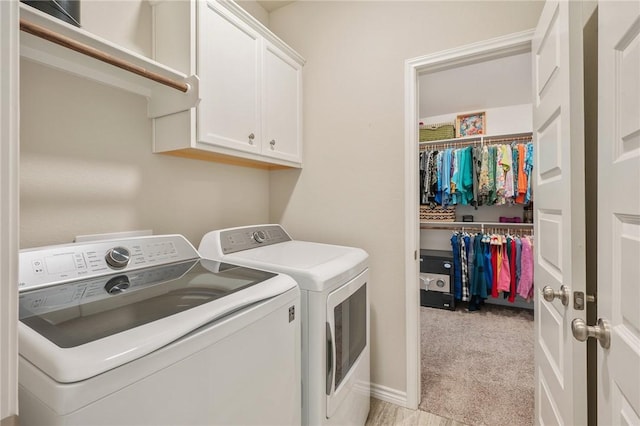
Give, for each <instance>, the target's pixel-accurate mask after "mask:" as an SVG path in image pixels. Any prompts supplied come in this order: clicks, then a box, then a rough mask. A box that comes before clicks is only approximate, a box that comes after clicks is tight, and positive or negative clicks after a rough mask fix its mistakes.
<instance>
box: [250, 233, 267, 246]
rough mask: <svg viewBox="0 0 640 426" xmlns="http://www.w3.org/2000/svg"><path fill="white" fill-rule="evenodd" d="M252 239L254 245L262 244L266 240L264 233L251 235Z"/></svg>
mask: <svg viewBox="0 0 640 426" xmlns="http://www.w3.org/2000/svg"><path fill="white" fill-rule="evenodd" d="M253 239H254V240H255V242H256V243H264V241H265V240H266V239H267V234H265V233H264V231H256V232H254V233H253Z"/></svg>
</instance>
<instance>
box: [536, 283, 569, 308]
mask: <svg viewBox="0 0 640 426" xmlns="http://www.w3.org/2000/svg"><path fill="white" fill-rule="evenodd" d="M542 296H543V297H544V300H546V301H547V302H553V300H554V299H560V301H561V302H562V304H563V305H564V306H567V305H568V304H569V299H570V298H571V289H569V287H566V286H564V285H561V286H560V291H555V290H554V289H553V288H552V287H551V286H549V285H546V286H544V288H543V289H542Z"/></svg>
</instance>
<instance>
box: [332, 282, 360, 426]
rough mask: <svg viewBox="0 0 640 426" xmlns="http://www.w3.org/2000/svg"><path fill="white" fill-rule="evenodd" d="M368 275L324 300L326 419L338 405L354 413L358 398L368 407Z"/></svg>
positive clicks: (342, 287)
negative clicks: (345, 406)
mask: <svg viewBox="0 0 640 426" xmlns="http://www.w3.org/2000/svg"><path fill="white" fill-rule="evenodd" d="M368 275H369V273H368V270H365V271H364V272H363V273H361V274H360V275H358V276H357V277H356V278H354V279H353V280H351V281H350V282H348V283H347V284H345V285H343V286H341V287H340V288H338V289H337V290H335V291H333V292H332V293H330V294H329V295H328V297H327V320H328V321H327V327H326V329H327V370H326V394H327V418H330V417H331V416H332V415H334V414H335V413H336V411H337V410H338V408H339V407H340V405H341V404H342V403H345V405H348V406H350V407H351V408H350V410H351V409H356V410H357V407H354V405H355V406H357V405H359V403H358V401H359V400H360V399H363V398H364V399H366V401H367V404H368V400H369V389H370V384H369V295H368V292H367V280H368ZM345 400H349V401H348V402H345ZM340 411H341V412H342V411H344V410H342V409H341V410H340ZM340 417H342V415H341V416H340Z"/></svg>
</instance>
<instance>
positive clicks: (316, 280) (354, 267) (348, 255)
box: [201, 240, 369, 291]
mask: <svg viewBox="0 0 640 426" xmlns="http://www.w3.org/2000/svg"><path fill="white" fill-rule="evenodd" d="M201 255H202V256H205V257H206V256H207V255H208V253H202V252H201ZM368 257H369V255H368V254H367V252H366V251H364V250H362V249H359V248H356V247H345V246H338V245H332V244H323V243H315V242H309V241H296V240H294V241H286V242H282V243H278V244H272V245H269V246H263V247H257V248H254V249H251V250H244V251H240V252H236V253H231V254H228V255H223V256H222V258H221V259H216V260H222V261H225V262H230V263H236V264H239V265H244V266H249V267H254V268H260V269H265V270H270V271H274V272H279V273H283V274H287V275H289V276H291V277H292V278H293V279H294V280H296V282H297V283H298V285H299V286H300V288H301V289H303V290H309V291H323V290H324V289H326V288H331V287H333V286H334V285H335V284H337V283H344V282H347V281H349V280H350V279H351V278H353V277H355V276H356V275H358V274H359V273H360V272H362V271H364V270H365V269H366V268H367V266H368Z"/></svg>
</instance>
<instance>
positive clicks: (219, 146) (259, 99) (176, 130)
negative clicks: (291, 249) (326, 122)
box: [154, 0, 304, 168]
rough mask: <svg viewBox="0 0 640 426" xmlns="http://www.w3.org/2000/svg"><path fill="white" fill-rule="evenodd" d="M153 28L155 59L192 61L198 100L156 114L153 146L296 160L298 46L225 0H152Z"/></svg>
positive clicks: (284, 162)
mask: <svg viewBox="0 0 640 426" xmlns="http://www.w3.org/2000/svg"><path fill="white" fill-rule="evenodd" d="M168 32H169V33H171V34H176V35H177V38H175V39H174V38H169V37H167V36H166V34H167V33H168ZM154 33H155V34H154V38H155V54H156V59H158V60H161V61H164V62H165V63H168V64H171V65H172V66H174V67H176V68H177V69H181V70H183V71H184V72H187V73H188V72H189V71H192V70H193V69H194V68H195V70H196V74H197V75H198V77H199V79H200V95H201V100H200V104H199V105H198V106H197V107H196V108H193V109H192V110H190V111H186V112H183V113H178V114H171V115H167V116H165V117H160V118H156V119H155V120H154V127H155V128H154V151H155V152H162V153H167V154H172V155H178V156H184V157H189V158H199V159H205V160H213V161H223V162H229V163H234V164H241V165H248V166H254V167H264V168H275V167H301V166H302V114H301V106H302V102H301V101H302V66H303V64H304V60H303V59H302V58H301V57H300V56H299V55H298V54H297V53H296V52H294V51H293V50H292V49H291V48H290V47H288V46H287V45H286V44H284V43H283V42H282V41H281V40H280V39H278V38H277V37H276V36H275V35H273V34H272V33H271V32H269V30H267V29H266V28H265V27H264V26H263V25H262V24H260V23H259V22H258V21H257V20H255V19H254V18H253V17H252V16H251V15H249V14H248V13H247V12H245V11H244V10H243V9H241V8H240V7H239V6H237V5H236V4H235V3H233V2H230V1H226V0H210V1H202V0H198V1H191V2H172V1H166V2H157V3H155V4H154ZM185 52H188V54H185Z"/></svg>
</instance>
